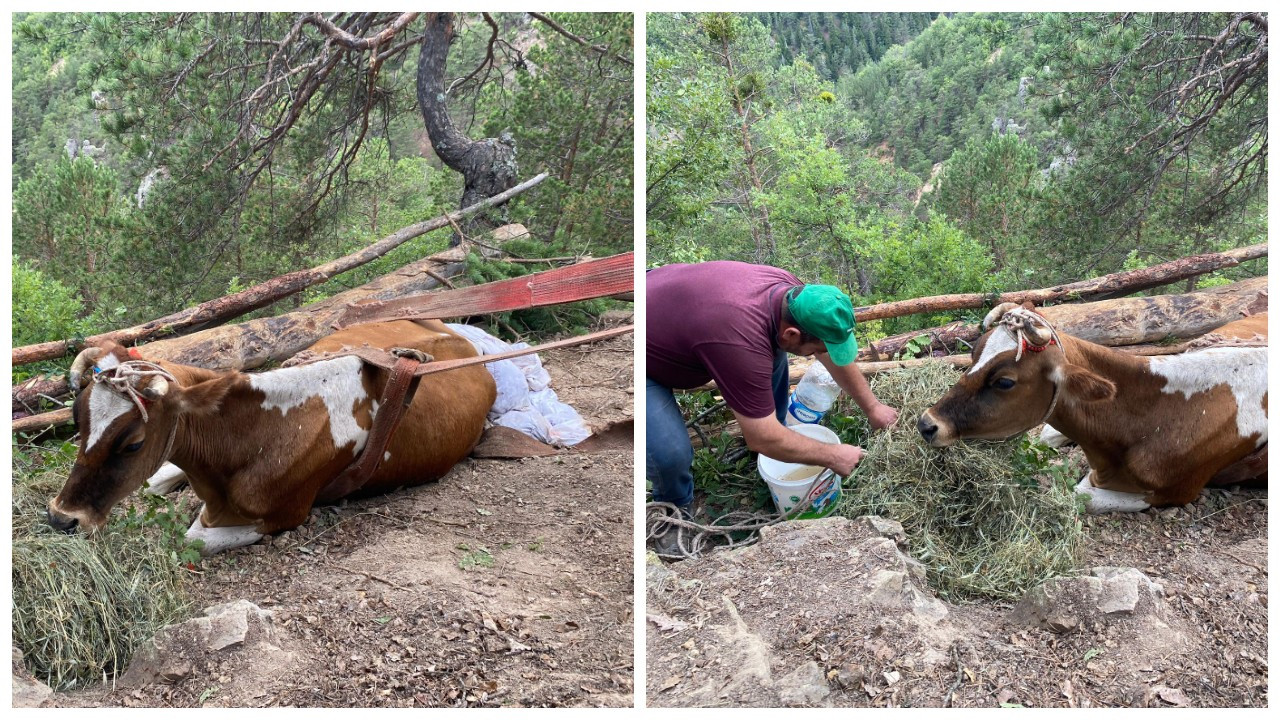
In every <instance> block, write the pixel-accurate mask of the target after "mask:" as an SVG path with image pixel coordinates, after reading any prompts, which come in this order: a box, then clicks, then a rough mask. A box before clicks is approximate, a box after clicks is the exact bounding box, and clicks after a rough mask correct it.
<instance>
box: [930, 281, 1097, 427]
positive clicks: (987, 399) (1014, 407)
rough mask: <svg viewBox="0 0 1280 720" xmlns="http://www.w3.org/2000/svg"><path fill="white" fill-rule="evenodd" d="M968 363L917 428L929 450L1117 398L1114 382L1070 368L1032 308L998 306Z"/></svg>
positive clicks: (1054, 335) (1053, 334)
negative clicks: (1066, 406) (1059, 407)
mask: <svg viewBox="0 0 1280 720" xmlns="http://www.w3.org/2000/svg"><path fill="white" fill-rule="evenodd" d="M982 327H983V329H984V330H986V331H987V332H986V334H985V335H983V336H982V337H981V338H979V339H978V342H977V344H976V345H974V347H973V354H972V357H973V365H972V366H971V367H970V368H969V370H968V371H967V372H965V374H964V375H963V376H962V377H961V378H960V380H959V381H958V382H957V383H956V384H955V386H953V387H952V388H951V389H950V390H948V391H947V394H946V395H943V396H942V399H941V400H939V401H938V402H937V403H935V404H934V406H933V407H931V408H929V409H928V410H926V411H924V414H922V415H921V416H920V420H919V422H918V423H917V428H918V429H919V430H920V434H921V435H922V436H924V439H925V440H926V441H928V443H929V444H930V445H933V446H934V447H945V446H947V445H951V444H953V443H955V442H956V441H957V440H963V439H966V438H986V439H1001V438H1007V437H1011V436H1013V435H1016V434H1018V433H1020V432H1024V431H1026V430H1030V429H1031V428H1033V427H1035V426H1036V425H1038V424H1040V423H1042V422H1044V421H1045V420H1046V419H1047V418H1048V416H1049V415H1050V414H1051V413H1052V412H1053V409H1054V407H1055V406H1056V404H1057V403H1059V402H1064V401H1069V402H1092V401H1096V400H1103V399H1107V398H1110V397H1114V396H1115V385H1114V384H1113V383H1112V382H1111V381H1110V380H1107V379H1106V378H1103V377H1101V376H1099V375H1097V374H1095V373H1093V372H1091V371H1090V370H1088V369H1087V368H1084V367H1080V366H1079V365H1072V364H1071V363H1069V362H1068V361H1067V357H1066V353H1065V351H1064V350H1063V347H1062V345H1061V343H1060V342H1059V341H1058V337H1057V333H1056V332H1055V331H1054V329H1053V328H1052V327H1051V326H1050V325H1049V323H1048V321H1046V320H1045V319H1044V318H1043V317H1041V316H1040V315H1038V314H1036V313H1035V312H1032V311H1031V309H1030V308H1024V307H1019V306H1017V305H1015V304H1013V303H1002V304H1000V305H998V306H996V307H995V308H994V309H993V310H992V311H991V312H989V313H987V317H986V318H984V319H983V321H982Z"/></svg>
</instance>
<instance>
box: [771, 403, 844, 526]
mask: <svg viewBox="0 0 1280 720" xmlns="http://www.w3.org/2000/svg"><path fill="white" fill-rule="evenodd" d="M788 429H789V430H791V431H793V432H798V433H800V434H801V435H804V436H806V437H810V438H813V439H814V440H817V441H819V442H824V443H830V444H838V443H839V442H840V437H839V436H838V435H836V434H835V433H834V432H832V431H831V430H830V429H828V428H825V427H823V426H821V425H793V426H791V427H789V428H788ZM756 468H757V470H758V471H759V472H760V477H761V478H763V479H764V481H765V482H766V483H767V484H768V485H769V493H770V494H771V495H773V504H774V505H775V506H777V508H778V512H780V513H782V514H784V515H785V514H787V513H789V512H791V509H792V508H794V507H796V506H797V505H800V504H802V503H803V502H804V501H805V499H806V498H808V497H809V496H810V494H813V495H814V498H813V503H812V504H811V505H810V507H809V509H808V510H805V511H804V512H802V513H800V514H799V515H797V516H796V517H797V518H818V517H825V516H827V515H829V514H831V511H832V510H835V507H836V502H837V501H838V500H839V499H840V477H839V476H838V475H835V474H834V473H826V474H825V475H824V474H823V470H825V469H826V468H824V467H821V466H819V465H806V464H804V463H791V462H783V461H781V460H775V459H773V458H771V457H768V456H766V455H761V456H760V460H759V461H758V462H757V463H756ZM819 475H822V476H823V477H822V480H821V481H820V482H818V483H817V485H818V486H817V487H815V486H814V485H815V483H814V481H815V480H818V476H819Z"/></svg>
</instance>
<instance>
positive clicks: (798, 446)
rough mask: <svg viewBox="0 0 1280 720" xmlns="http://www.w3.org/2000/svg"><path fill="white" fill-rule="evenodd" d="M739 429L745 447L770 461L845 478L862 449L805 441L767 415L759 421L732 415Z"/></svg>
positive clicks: (860, 458)
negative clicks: (827, 470) (811, 467)
mask: <svg viewBox="0 0 1280 720" xmlns="http://www.w3.org/2000/svg"><path fill="white" fill-rule="evenodd" d="M734 417H736V418H737V419H738V425H739V426H740V427H741V428H742V438H743V439H744V440H746V441H747V447H749V448H751V449H752V450H754V451H756V452H758V453H760V454H762V455H767V456H769V457H771V458H773V459H774V460H781V461H783V462H793V463H802V464H805V465H821V466H822V467H825V468H831V469H832V470H834V471H836V472H837V473H839V474H840V475H842V476H843V475H848V474H849V473H851V472H853V468H854V467H856V466H857V464H858V462H859V461H861V460H862V448H860V447H858V446H856V445H843V444H841V445H834V444H830V443H824V442H821V441H819V440H814V439H813V438H810V437H805V436H804V435H801V434H800V433H798V432H793V431H792V430H790V429H789V428H786V427H783V425H782V423H780V422H778V418H776V417H774V416H772V415H769V416H767V417H762V418H749V417H745V416H743V415H742V414H740V413H738V412H734Z"/></svg>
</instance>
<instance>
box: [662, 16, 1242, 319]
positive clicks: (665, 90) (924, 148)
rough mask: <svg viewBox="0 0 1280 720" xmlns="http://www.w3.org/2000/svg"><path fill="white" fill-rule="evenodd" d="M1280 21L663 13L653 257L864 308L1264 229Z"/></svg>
mask: <svg viewBox="0 0 1280 720" xmlns="http://www.w3.org/2000/svg"><path fill="white" fill-rule="evenodd" d="M922 21H926V22H922ZM1266 28H1267V20H1266V18H1265V16H1261V15H1257V14H1250V13H1235V14H1231V13H1199V14H1186V13H1180V14H1170V13H1161V14H1135V13H1103V14H1080V13H1065V14H1064V13H1040V14H1030V13H1028V14H987V13H979V14H953V15H947V14H943V15H936V16H925V17H921V16H919V15H918V14H906V15H898V14H893V13H882V14H869V15H857V14H839V13H827V14H807V13H795V14H775V13H769V14H764V15H735V14H728V13H706V14H699V13H680V14H664V15H652V16H650V18H649V21H648V33H649V41H648V43H649V45H648V47H649V51H648V52H649V59H648V65H649V72H648V90H647V92H648V107H649V117H648V119H647V122H648V125H647V133H648V157H647V166H648V177H647V180H646V182H647V210H648V230H647V232H648V249H649V255H648V261H649V263H650V264H651V265H659V264H664V263H670V262H691V261H700V260H710V259H737V260H746V261H752V262H762V263H769V264H773V265H778V266H782V267H786V268H789V269H791V270H792V271H794V272H797V273H798V274H799V275H800V277H801V278H802V279H804V280H806V281H809V282H827V283H834V284H838V285H840V286H842V287H845V288H847V289H848V290H849V291H850V292H851V293H852V294H853V295H854V296H855V302H857V303H860V304H870V303H873V302H881V301H886V300H894V299H903V298H909V297H920V296H926V295H936V294H939V293H950V292H996V291H1008V290H1016V289H1026V288H1036V287H1047V286H1050V285H1053V284H1056V283H1060V282H1064V281H1069V280H1077V279H1082V278H1087V277H1095V276H1099V275H1103V274H1106V273H1110V272H1115V271H1118V270H1121V269H1132V268H1140V267H1146V266H1149V265H1152V264H1155V263H1158V262H1162V261H1166V260H1170V259H1174V258H1178V257H1184V256H1188V255H1192V254H1197V253H1204V252H1210V251H1216V250H1224V249H1229V248H1235V247H1241V246H1245V245H1251V244H1255V243H1259V242H1264V241H1265V239H1266V209H1267V206H1266V190H1267V182H1266V164H1267V32H1266ZM1265 272H1266V265H1265V262H1251V263H1247V264H1246V265H1243V266H1241V267H1239V268H1233V269H1230V270H1227V271H1223V272H1220V273H1218V274H1216V275H1213V276H1208V277H1206V278H1202V279H1200V280H1198V281H1192V285H1193V287H1190V288H1184V289H1188V290H1189V289H1194V286H1200V287H1203V286H1205V285H1213V284H1219V283H1225V282H1229V281H1231V280H1234V279H1239V278H1240V277H1243V276H1247V275H1250V274H1265ZM953 319H956V318H955V317H953V316H952V315H949V314H945V313H943V314H939V315H935V316H932V317H916V318H912V319H901V320H892V321H884V324H883V327H880V326H877V325H869V326H868V327H866V328H864V331H865V332H867V333H869V334H870V335H872V336H873V337H872V339H874V336H875V335H877V334H879V333H887V332H889V331H890V330H892V331H904V330H909V329H912V328H913V327H927V326H931V325H936V324H940V323H942V322H946V321H948V320H953Z"/></svg>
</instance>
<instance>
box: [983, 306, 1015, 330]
mask: <svg viewBox="0 0 1280 720" xmlns="http://www.w3.org/2000/svg"><path fill="white" fill-rule="evenodd" d="M1016 307H1018V305H1017V304H1016V303H1011V302H1003V303H1000V304H999V305H997V306H995V307H993V308H991V312H989V313H987V316H986V317H984V318H982V330H983V331H984V332H985V331H987V330H990V329H991V326H992V325H995V324H996V322H997V321H998V320H1000V318H1002V317H1004V314H1005V313H1007V312H1009V311H1010V310H1012V309H1014V308H1016Z"/></svg>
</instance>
